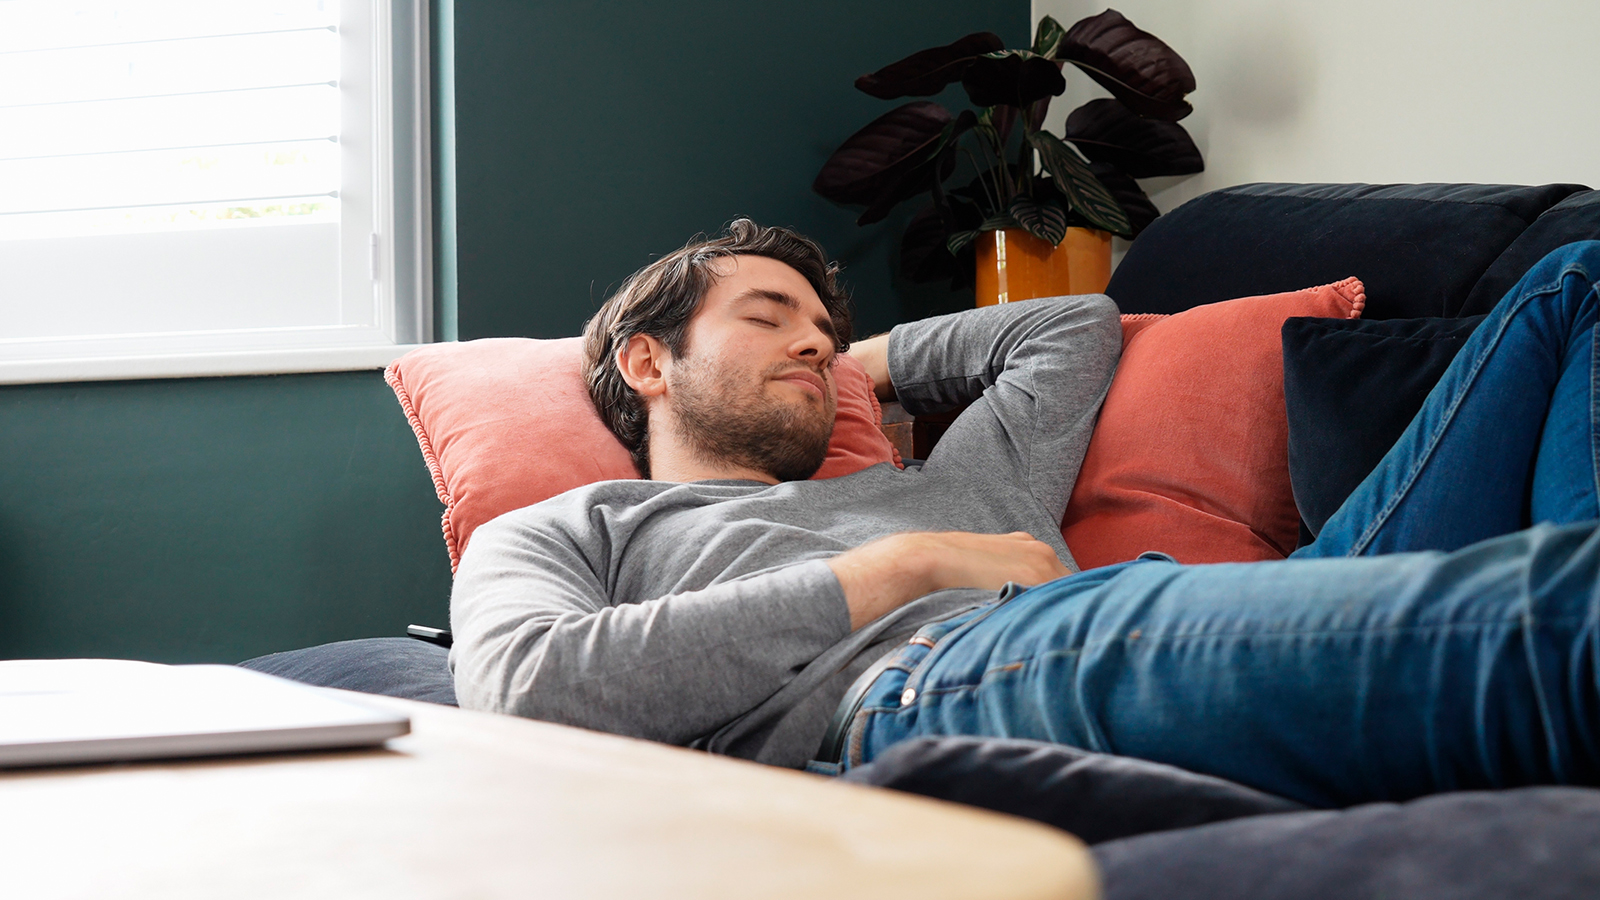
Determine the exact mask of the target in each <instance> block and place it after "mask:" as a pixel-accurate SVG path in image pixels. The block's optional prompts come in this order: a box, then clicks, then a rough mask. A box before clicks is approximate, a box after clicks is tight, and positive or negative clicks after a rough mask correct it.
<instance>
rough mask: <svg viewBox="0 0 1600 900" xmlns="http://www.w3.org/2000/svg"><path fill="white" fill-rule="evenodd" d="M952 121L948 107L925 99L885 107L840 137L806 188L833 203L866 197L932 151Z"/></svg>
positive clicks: (865, 200)
mask: <svg viewBox="0 0 1600 900" xmlns="http://www.w3.org/2000/svg"><path fill="white" fill-rule="evenodd" d="M967 114H968V115H971V113H970V112H969V113H967ZM953 121H954V118H953V117H952V116H951V115H950V111H949V110H947V109H945V108H944V107H942V106H940V105H939V104H937V103H931V102H929V101H926V100H917V101H914V102H911V103H907V104H905V105H904V106H899V107H896V108H894V109H891V110H889V111H888V112H886V113H884V114H883V115H881V116H879V117H878V118H876V119H873V120H872V121H871V122H868V123H867V125H866V127H865V128H862V129H861V130H860V131H857V132H856V133H855V134H852V135H850V136H849V137H848V138H845V141H844V143H843V144H840V145H839V149H837V150H835V151H833V155H832V156H830V157H828V161H827V162H825V163H823V164H822V171H820V172H818V173H817V178H816V180H815V181H813V182H812V183H811V189H812V190H813V191H816V192H817V193H819V194H821V195H822V196H824V197H826V198H828V199H829V200H832V201H833V202H835V203H851V204H862V203H871V202H872V201H873V200H875V199H876V198H877V197H878V196H879V195H881V194H882V193H883V192H884V189H885V188H886V187H889V186H890V185H892V184H894V183H895V182H897V181H899V180H900V178H901V176H902V175H903V174H904V172H905V170H906V169H908V168H911V167H913V166H915V165H917V164H919V163H923V162H926V161H927V160H928V159H929V158H930V157H932V156H934V155H935V148H936V145H937V144H938V142H939V140H940V139H941V137H942V136H943V135H944V132H945V128H946V126H948V125H950V124H951V122H953Z"/></svg>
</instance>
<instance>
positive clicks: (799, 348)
mask: <svg viewBox="0 0 1600 900" xmlns="http://www.w3.org/2000/svg"><path fill="white" fill-rule="evenodd" d="M833 353H834V342H833V335H832V334H831V333H830V332H827V331H824V330H823V329H822V327H821V326H819V325H817V324H816V323H815V322H806V323H805V324H804V325H803V326H801V333H800V335H799V336H797V337H796V338H795V341H794V343H792V344H790V345H789V355H790V356H792V357H794V358H795V359H799V360H804V361H806V362H808V363H810V364H812V365H814V366H821V365H823V364H825V363H827V361H828V360H829V359H831V358H832V357H833Z"/></svg>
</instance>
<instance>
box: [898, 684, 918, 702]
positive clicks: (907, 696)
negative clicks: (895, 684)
mask: <svg viewBox="0 0 1600 900" xmlns="http://www.w3.org/2000/svg"><path fill="white" fill-rule="evenodd" d="M915 702H917V689H916V688H906V689H905V690H904V691H902V692H901V694H900V705H901V706H910V705H911V704H913V703H915Z"/></svg>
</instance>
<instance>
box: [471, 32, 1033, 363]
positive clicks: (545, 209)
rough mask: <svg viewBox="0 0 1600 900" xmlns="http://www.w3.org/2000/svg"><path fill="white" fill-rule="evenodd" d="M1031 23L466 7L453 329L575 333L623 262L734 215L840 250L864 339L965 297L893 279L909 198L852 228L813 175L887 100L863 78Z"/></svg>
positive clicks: (1016, 35) (1012, 38)
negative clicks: (857, 83)
mask: <svg viewBox="0 0 1600 900" xmlns="http://www.w3.org/2000/svg"><path fill="white" fill-rule="evenodd" d="M1028 28H1029V5H1028V3H1026V2H1023V0H917V2H904V0H897V2H884V0H873V2H860V0H809V2H805V3H772V4H766V3H749V2H731V0H700V2H678V3H649V2H620V3H619V2H613V3H549V2H532V0H456V22H455V39H456V72H455V85H456V97H455V100H456V144H457V145H456V153H457V191H458V206H457V227H458V229H459V240H460V251H459V253H460V258H459V262H460V282H459V287H460V297H461V300H460V329H461V331H460V334H461V337H463V338H471V337H483V336H488V335H527V336H530V337H558V336H563V335H571V334H577V333H578V331H579V329H580V328H581V327H582V323H583V322H584V320H585V319H587V318H588V317H589V315H590V314H592V313H593V312H594V310H595V308H596V307H597V306H598V304H599V302H600V301H601V300H603V299H604V298H605V296H606V294H607V293H608V289H609V288H611V287H614V286H615V285H616V284H617V283H618V282H620V281H621V279H623V278H625V277H626V276H627V275H628V274H629V273H630V272H632V271H634V270H635V269H637V268H638V267H640V266H642V265H644V264H645V263H647V262H649V261H650V259H651V258H652V257H653V256H655V255H659V254H661V253H663V252H665V251H668V250H671V249H674V248H676V247H678V246H681V245H682V244H683V243H684V241H685V240H687V239H688V238H689V236H690V235H691V234H693V233H694V232H696V231H715V230H716V229H717V228H718V227H720V226H721V225H722V224H723V223H724V222H726V221H727V220H729V219H731V218H733V217H735V216H737V215H749V216H751V217H753V218H755V219H756V220H757V221H758V222H762V223H765V224H781V225H789V226H793V227H795V228H798V229H800V230H801V231H803V232H805V233H807V234H810V235H811V236H813V237H815V238H817V239H818V240H820V241H822V243H823V245H824V246H825V247H827V248H828V250H829V251H830V252H831V253H833V254H834V255H836V256H837V257H839V258H840V259H841V261H842V262H843V263H844V264H845V266H846V269H845V275H846V278H847V280H848V281H849V282H850V284H851V285H852V287H853V288H854V289H855V298H856V306H857V313H858V327H857V332H858V333H860V334H871V333H874V332H877V331H882V330H884V329H886V328H888V327H889V326H890V325H893V324H894V323H896V322H899V321H903V320H905V319H907V318H917V317H920V316H921V315H925V314H927V312H928V311H929V310H931V309H933V308H937V307H940V306H943V307H947V308H953V307H954V306H959V305H970V304H971V298H970V294H968V295H966V296H959V295H953V294H951V293H950V292H949V291H948V290H947V289H945V288H944V287H942V286H938V287H933V288H917V289H913V288H912V286H910V285H907V284H903V283H901V282H900V281H899V280H897V279H895V278H894V277H892V272H893V269H894V267H893V266H891V265H890V258H891V257H892V256H893V255H894V253H895V252H896V240H897V235H898V234H899V227H898V226H899V225H900V224H902V223H903V222H904V221H905V219H906V218H909V215H910V214H911V213H912V212H914V211H915V210H914V208H913V207H912V206H911V205H908V206H907V208H906V209H903V210H901V211H900V213H899V215H898V216H897V217H896V218H895V219H893V220H891V221H890V222H888V223H885V224H880V225H875V226H872V227H870V228H858V227H856V225H855V224H854V220H855V216H856V213H857V212H858V211H854V210H847V209H843V208H840V207H836V206H834V205H832V204H830V203H828V202H827V201H825V200H823V199H822V198H820V197H818V196H816V195H815V194H813V193H811V190H810V185H811V180H812V179H813V178H814V177H815V176H816V173H817V170H818V169H819V168H820V167H821V165H822V162H823V161H824V160H825V159H827V157H828V154H830V153H831V152H833V149H834V148H835V147H837V146H838V145H839V143H840V142H842V141H843V140H844V139H845V138H846V137H848V136H849V135H850V134H851V133H852V132H853V131H855V130H856V129H857V128H860V127H861V126H862V125H865V124H866V123H867V122H868V121H870V120H871V119H872V118H874V117H875V116H878V115H881V114H882V113H884V112H887V111H888V110H889V109H891V108H892V107H893V106H894V104H893V103H888V102H885V101H881V100H874V99H873V98H871V97H868V96H866V95H865V94H862V93H861V92H859V91H857V90H855V88H854V87H853V86H852V82H853V81H854V80H855V77H856V76H857V75H860V74H862V73H863V72H868V71H871V70H873V69H876V68H878V67H880V66H883V65H885V64H887V63H890V62H893V61H894V60H896V59H898V58H900V57H901V56H903V55H907V54H910V53H913V52H915V51H917V50H921V49H923V48H925V47H929V46H934V45H937V44H944V43H948V42H950V41H953V40H955V39H956V38H958V37H960V36H962V35H964V34H967V33H970V32H973V31H981V30H990V31H995V32H997V33H999V34H1000V35H1001V36H1002V37H1004V38H1005V39H1006V40H1007V41H1008V42H1011V43H1012V44H1013V45H1014V46H1015V45H1018V44H1020V43H1022V42H1023V41H1025V40H1026V38H1027V35H1028ZM957 92H959V89H957ZM902 102H903V101H902ZM886 226H887V227H886Z"/></svg>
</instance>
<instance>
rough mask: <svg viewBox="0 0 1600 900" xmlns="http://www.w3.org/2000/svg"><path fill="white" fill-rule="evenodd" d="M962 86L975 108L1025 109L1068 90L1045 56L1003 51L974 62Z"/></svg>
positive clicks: (1055, 66) (1020, 51) (1018, 51)
mask: <svg viewBox="0 0 1600 900" xmlns="http://www.w3.org/2000/svg"><path fill="white" fill-rule="evenodd" d="M961 86H962V87H964V88H966V89H967V96H968V97H969V98H971V99H972V104H973V105H974V106H1002V105H1004V106H1015V107H1017V108H1018V109H1022V108H1024V107H1026V106H1028V105H1029V104H1031V103H1033V102H1034V101H1035V100H1042V99H1044V98H1045V97H1056V96H1059V95H1060V94H1061V92H1062V91H1064V90H1066V89H1067V80H1066V79H1065V78H1063V77H1061V69H1060V67H1059V66H1057V65H1056V64H1055V63H1054V62H1051V61H1050V60H1048V59H1045V58H1044V57H1042V56H1035V55H1033V54H1032V53H1029V52H1028V51H1026V50H1001V51H999V52H998V53H985V54H984V55H982V56H980V57H978V58H977V59H975V60H973V61H972V64H971V65H970V66H968V67H967V70H966V72H965V73H963V74H962V76H961Z"/></svg>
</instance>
